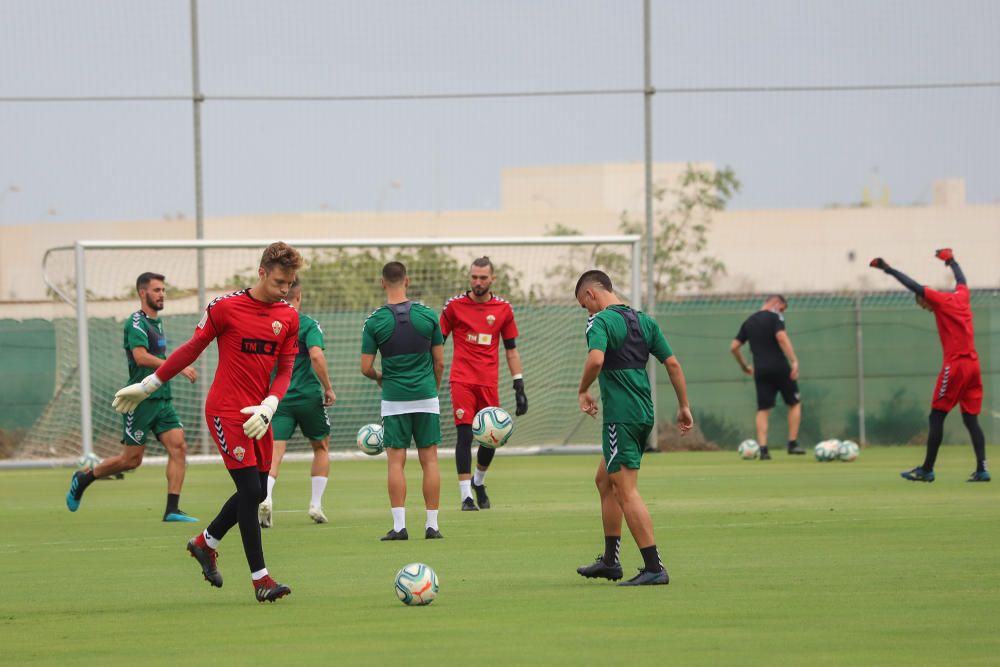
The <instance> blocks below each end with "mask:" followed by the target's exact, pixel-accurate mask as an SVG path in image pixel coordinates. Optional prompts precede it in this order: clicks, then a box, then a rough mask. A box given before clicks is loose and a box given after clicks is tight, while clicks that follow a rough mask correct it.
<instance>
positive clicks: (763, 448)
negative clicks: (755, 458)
mask: <svg viewBox="0 0 1000 667" xmlns="http://www.w3.org/2000/svg"><path fill="white" fill-rule="evenodd" d="M760 453H761V454H767V445H761V446H760Z"/></svg>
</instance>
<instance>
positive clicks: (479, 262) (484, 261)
mask: <svg viewBox="0 0 1000 667" xmlns="http://www.w3.org/2000/svg"><path fill="white" fill-rule="evenodd" d="M472 265H473V266H478V267H479V268H484V267H487V266H488V267H490V273H495V272H496V269H494V268H493V261H492V260H491V259H490V258H489V257H487V256H486V255H483V256H482V257H477V258H475V259H474V260H472Z"/></svg>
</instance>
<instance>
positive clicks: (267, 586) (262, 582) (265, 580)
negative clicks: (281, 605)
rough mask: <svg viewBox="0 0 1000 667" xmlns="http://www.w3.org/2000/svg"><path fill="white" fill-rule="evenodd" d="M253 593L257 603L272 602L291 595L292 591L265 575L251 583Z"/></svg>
mask: <svg viewBox="0 0 1000 667" xmlns="http://www.w3.org/2000/svg"><path fill="white" fill-rule="evenodd" d="M253 592H254V595H256V596H257V602H274V601H275V600H277V599H279V598H283V597H285V596H286V595H291V594H292V589H291V588H289V587H288V586H285V585H284V584H279V583H278V582H277V581H275V580H274V579H272V578H271V575H269V574H265V575H264V576H263V577H262V578H260V579H258V580H257V581H255V582H253Z"/></svg>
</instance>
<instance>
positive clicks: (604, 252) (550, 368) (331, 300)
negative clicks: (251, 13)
mask: <svg viewBox="0 0 1000 667" xmlns="http://www.w3.org/2000/svg"><path fill="white" fill-rule="evenodd" d="M268 243H269V241H246V242H241V243H230V242H221V241H202V242H196V241H191V242H160V243H157V242H150V243H146V242H142V241H119V242H80V243H78V244H77V245H76V246H71V247H65V248H54V249H52V250H50V251H49V253H48V255H47V258H46V267H45V274H46V280H47V282H48V283H49V286H50V289H51V291H52V292H53V295H54V296H56V297H58V298H61V299H62V300H63V301H64V302H65V304H66V305H65V313H64V314H65V317H60V318H58V319H57V320H56V322H55V329H56V356H57V371H56V376H57V377H56V382H55V386H54V388H53V395H52V400H51V401H50V403H49V404H48V406H47V408H46V409H45V410H44V411H43V413H42V414H41V416H40V417H39V418H38V420H37V421H36V423H35V424H34V425H33V427H32V428H31V429H30V432H29V434H28V435H27V437H26V439H25V440H24V442H23V443H22V445H21V447H20V449H19V451H18V452H17V455H16V456H17V458H18V459H74V460H75V459H76V458H78V457H79V456H80V455H81V453H83V452H85V451H88V450H91V448H92V451H94V452H95V453H96V454H97V455H98V456H101V457H105V456H108V455H111V454H114V453H116V452H118V451H119V449H120V441H121V435H122V424H121V417H120V416H119V415H117V414H116V413H115V412H114V410H112V408H111V398H112V396H113V395H114V393H115V391H117V390H118V389H119V388H121V387H122V386H124V385H125V384H126V383H127V379H128V372H127V363H126V357H125V352H124V350H123V328H124V323H125V321H126V319H129V318H130V316H131V314H132V313H133V312H135V311H136V310H138V309H139V302H138V298H137V296H136V295H135V280H136V277H137V276H138V275H139V274H140V273H143V272H146V271H153V272H156V273H161V274H164V275H165V276H166V281H167V298H166V302H165V305H164V309H163V311H162V312H161V313H160V317H161V318H162V321H163V325H164V330H165V333H166V337H167V350H168V353H169V352H171V351H173V350H175V349H176V348H177V347H178V346H179V345H180V344H182V343H183V342H184V341H186V340H187V339H188V338H189V337H190V335H191V333H192V332H193V330H194V327H195V326H196V324H197V322H198V320H199V318H200V316H201V312H202V308H201V305H200V303H199V302H200V301H201V300H202V299H205V300H211V299H212V298H214V297H216V296H218V295H221V294H225V293H227V292H230V291H233V290H235V289H240V288H242V287H249V286H252V285H253V284H254V283H255V282H256V279H257V265H258V262H259V259H260V253H261V251H262V249H263V248H264V247H265V246H266V245H267V244H268ZM290 243H292V245H294V246H295V247H296V248H298V249H299V250H300V251H301V252H302V253H303V255H304V257H305V259H306V266H305V268H304V269H303V270H302V271H301V273H300V279H301V282H302V290H303V299H302V312H303V313H305V314H307V315H309V316H311V317H312V318H314V319H316V320H317V321H318V322H319V323H320V325H321V327H322V329H323V332H324V335H325V345H326V350H325V355H326V359H327V364H328V370H329V374H330V378H331V382H332V385H333V388H334V391H335V392H336V394H337V402H336V404H335V405H334V406H333V407H331V408H330V409H329V415H330V422H331V425H332V432H331V437H330V448H331V449H332V450H337V449H347V448H353V447H354V446H355V444H354V442H355V434H356V432H357V430H358V429H359V428H360V427H361V426H363V425H364V424H367V423H371V422H377V421H378V420H379V405H380V403H379V389H378V387H377V386H376V385H375V383H374V382H371V381H370V380H368V379H367V378H365V377H363V376H362V375H361V374H360V372H359V357H360V339H361V326H362V323H363V321H364V320H365V318H366V317H367V316H368V314H369V313H371V311H372V310H374V309H375V308H377V307H378V306H380V305H381V304H382V303H384V294H383V292H382V290H381V288H380V286H379V277H380V275H381V268H382V266H383V264H385V263H386V262H389V261H393V260H399V261H402V262H403V263H404V264H406V266H407V269H408V273H409V276H410V289H409V296H410V297H411V298H412V299H414V300H416V301H421V302H423V303H424V304H426V305H428V306H430V307H431V308H433V309H434V310H435V311H436V312H438V313H440V310H441V307H442V306H443V304H444V303H445V301H446V300H447V299H448V298H450V297H452V296H454V295H456V294H459V293H462V292H464V291H465V290H467V289H468V288H469V276H468V274H469V266H470V264H471V262H472V260H473V259H475V258H477V257H481V256H488V257H489V258H490V259H491V260H492V261H493V263H494V265H495V266H496V272H497V280H496V283H495V284H494V288H493V289H494V292H495V293H496V294H497V295H498V296H500V297H502V298H504V299H507V300H508V301H510V302H511V304H512V305H513V308H514V314H515V317H516V320H517V324H518V328H519V330H520V336H519V338H518V349H519V350H520V352H521V359H522V362H523V365H524V377H525V384H526V389H527V395H528V399H529V401H530V409H529V411H528V414H527V415H525V416H523V417H518V418H517V419H516V422H515V423H516V430H515V434H514V437H513V439H512V441H511V444H510V446H515V447H527V446H559V445H565V444H577V443H588V444H594V443H599V442H600V439H599V438H600V434H599V430H598V428H599V424H598V422H597V421H595V420H593V419H590V418H589V417H587V416H586V415H583V414H582V413H581V412H580V410H579V408H578V406H577V399H576V387H577V383H578V381H579V374H580V370H581V368H582V363H583V358H584V356H585V353H586V346H585V341H584V327H585V324H586V319H587V318H586V313H584V312H583V311H582V310H581V309H580V307H579V305H578V304H577V303H576V301H575V299H574V295H573V286H574V285H575V283H576V280H577V278H578V276H579V275H580V274H581V273H582V272H583V271H585V270H587V269H590V268H600V269H603V270H606V271H607V272H608V273H609V274H610V275H611V276H612V279H613V280H614V281H615V286H616V291H618V293H619V294H620V295H621V296H622V298H623V299H624V300H627V301H631V302H633V303H635V302H637V301H638V299H637V298H636V294H635V292H634V290H636V288H637V286H638V281H639V275H638V267H639V258H640V253H639V239H638V237H634V236H620V237H583V236H568V237H566V236H560V237H554V236H552V237H538V238H522V239H427V240H412V241H402V240H396V241H394V242H361V241H343V242H341V241H316V240H312V241H290ZM199 256H200V262H199ZM199 267H201V268H199ZM199 273H202V274H203V278H202V285H203V290H202V293H201V295H199ZM79 276H82V277H83V278H82V281H81V280H78V277H79ZM78 296H83V300H82V302H81V301H80V299H79V298H78ZM80 324H84V325H85V326H82V327H81V326H80ZM445 350H446V352H445V359H446V366H445V379H444V381H443V383H442V387H441V414H442V419H441V425H442V446H443V447H444V448H449V447H452V446H453V445H454V442H455V430H454V424H453V421H452V419H451V418H450V415H451V414H452V411H451V400H450V392H449V385H448V372H449V370H450V368H451V356H452V342H451V341H450V340H449V341H448V342H447V344H446V346H445ZM500 356H501V359H500V400H501V404H502V405H503V406H505V407H506V408H508V409H509V410H510V411H511V413H513V406H514V395H513V390H512V388H511V384H512V382H511V379H510V373H509V370H508V369H507V367H506V363H505V361H504V359H503V354H502V353H501V355H500ZM216 362H217V353H216V348H215V345H211V346H210V347H209V348H208V350H206V352H205V353H204V354H203V355H202V359H201V360H200V361H199V365H198V366H197V369H198V371H199V372H200V374H201V377H200V379H199V381H198V382H197V383H194V384H192V383H189V382H188V381H187V380H186V379H184V378H183V377H181V376H178V377H177V378H175V379H174V380H173V381H172V383H171V385H172V389H173V397H174V398H173V401H174V405H175V407H176V409H177V411H178V413H179V415H180V417H181V420H182V422H183V423H184V425H185V431H186V437H187V441H188V448H189V452H191V453H193V454H214V453H215V446H214V444H213V443H212V441H211V439H210V438H209V436H208V433H207V431H206V430H205V428H204V425H203V422H204V417H203V411H202V406H203V396H204V395H205V393H206V392H207V388H208V385H209V384H210V382H211V378H212V376H213V375H214V372H215V366H216ZM376 363H378V362H376ZM308 448H309V445H308V443H307V441H306V440H304V439H303V438H302V436H301V434H300V433H298V432H297V433H296V435H295V436H294V437H293V439H292V440H291V441H290V442H289V451H291V452H294V451H306V450H308ZM147 449H148V454H150V455H157V454H162V453H163V450H162V448H161V446H160V444H159V443H158V442H156V441H155V440H154V439H152V438H150V439H149V441H148V444H147Z"/></svg>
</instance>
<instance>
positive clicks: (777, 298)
mask: <svg viewBox="0 0 1000 667" xmlns="http://www.w3.org/2000/svg"><path fill="white" fill-rule="evenodd" d="M767 300H768V301H780V302H781V305H782V306H784V307H785V308H787V307H788V300H787V299H785V297H783V296H782V295H780V294H772V295H770V296H769V297H767Z"/></svg>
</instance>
